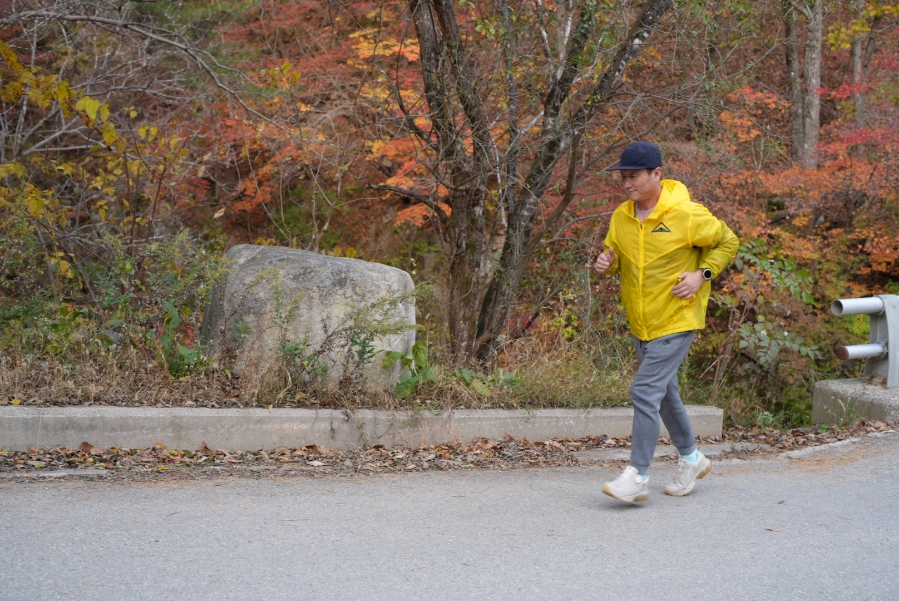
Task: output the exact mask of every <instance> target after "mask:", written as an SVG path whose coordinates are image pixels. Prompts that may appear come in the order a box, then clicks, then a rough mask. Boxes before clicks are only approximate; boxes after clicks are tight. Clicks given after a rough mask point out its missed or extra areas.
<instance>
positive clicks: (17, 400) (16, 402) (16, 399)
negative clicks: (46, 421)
mask: <svg viewBox="0 0 899 601" xmlns="http://www.w3.org/2000/svg"><path fill="white" fill-rule="evenodd" d="M10 402H11V403H12V404H13V405H21V404H22V399H19V398H15V399H13V400H12V401H10Z"/></svg>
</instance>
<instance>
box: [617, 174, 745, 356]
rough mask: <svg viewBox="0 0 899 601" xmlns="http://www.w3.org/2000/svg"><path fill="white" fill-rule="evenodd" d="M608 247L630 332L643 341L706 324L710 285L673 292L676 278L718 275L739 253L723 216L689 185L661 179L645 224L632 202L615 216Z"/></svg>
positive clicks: (708, 283)
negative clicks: (703, 272)
mask: <svg viewBox="0 0 899 601" xmlns="http://www.w3.org/2000/svg"><path fill="white" fill-rule="evenodd" d="M605 246H606V248H614V249H615V262H614V263H613V264H612V266H611V267H610V268H609V269H608V270H607V271H606V273H608V274H614V273H616V272H617V273H620V275H621V299H622V302H623V303H624V309H625V311H627V319H628V322H629V323H630V326H631V333H632V334H633V335H634V336H636V337H637V338H639V339H640V340H655V339H656V338H660V337H662V336H667V335H669V334H676V333H677V332H686V331H689V330H700V329H702V328H704V327H705V314H706V308H707V307H708V304H709V294H710V292H711V288H712V287H711V283H710V282H706V283H704V284H703V285H702V287H700V289H699V291H698V292H697V293H696V296H694V297H693V298H690V299H683V298H680V297H677V296H674V294H672V292H671V289H672V288H673V287H674V285H675V284H676V283H677V276H678V275H680V274H682V273H684V272H687V271H696V270H697V269H699V268H701V267H702V268H705V267H707V268H709V269H711V270H712V276H713V277H715V276H717V275H718V274H719V273H721V271H722V270H723V269H724V268H725V267H726V266H727V264H728V263H729V262H730V261H731V260H732V259H733V258H734V256H735V255H736V254H737V247H738V246H739V240H738V239H737V236H736V235H735V234H734V233H733V232H732V231H731V230H730V228H729V227H727V224H725V223H724V222H723V221H721V220H720V219H718V218H716V217H715V216H714V215H712V214H711V213H710V212H709V210H708V209H706V208H705V207H704V206H702V205H701V204H698V203H695V202H693V201H692V200H690V193H689V192H688V191H687V187H686V186H685V185H684V184H682V183H680V182H678V181H674V180H670V179H666V180H662V195H661V197H660V198H659V202H658V204H657V205H656V206H655V208H654V209H653V211H652V213H651V214H650V215H649V217H647V218H646V220H645V221H643V223H640V220H639V219H637V216H636V213H635V212H634V201H632V200H628V201H627V202H625V203H623V204H622V205H621V206H619V207H618V208H617V209H616V210H615V212H614V213H613V214H612V219H611V223H610V224H609V233H608V235H607V236H606V240H605Z"/></svg>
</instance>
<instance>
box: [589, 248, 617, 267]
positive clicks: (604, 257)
mask: <svg viewBox="0 0 899 601" xmlns="http://www.w3.org/2000/svg"><path fill="white" fill-rule="evenodd" d="M614 263H615V249H614V248H612V247H609V252H604V253H600V254H599V256H598V257H596V263H594V264H593V267H595V268H596V270H597V271H599V272H600V273H602V272H603V271H605V270H607V269H608V268H609V267H611V266H612V265H613V264H614ZM587 267H590V264H589V263H588V264H587Z"/></svg>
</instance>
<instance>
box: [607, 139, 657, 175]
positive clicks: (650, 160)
mask: <svg viewBox="0 0 899 601" xmlns="http://www.w3.org/2000/svg"><path fill="white" fill-rule="evenodd" d="M661 166H662V152H661V151H660V150H659V147H658V146H656V145H655V144H650V143H649V142H634V143H633V144H631V145H629V146H628V147H627V148H625V149H624V151H623V152H622V153H621V160H620V161H618V166H617V167H609V168H608V169H606V171H633V170H635V169H655V168H656V167H661Z"/></svg>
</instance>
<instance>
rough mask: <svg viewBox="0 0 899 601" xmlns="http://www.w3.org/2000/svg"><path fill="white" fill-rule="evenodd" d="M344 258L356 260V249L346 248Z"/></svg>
mask: <svg viewBox="0 0 899 601" xmlns="http://www.w3.org/2000/svg"><path fill="white" fill-rule="evenodd" d="M344 256H345V257H348V258H350V259H355V258H356V249H355V248H353V247H352V246H348V247H347V249H346V252H345V253H344Z"/></svg>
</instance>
